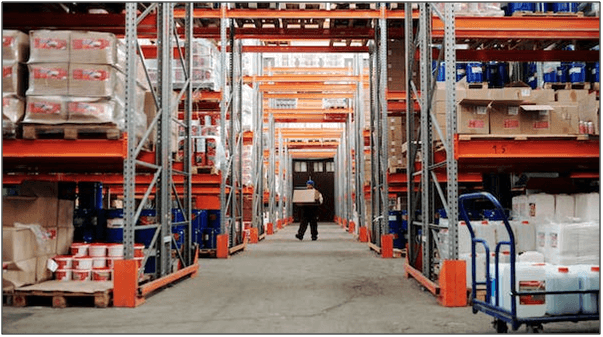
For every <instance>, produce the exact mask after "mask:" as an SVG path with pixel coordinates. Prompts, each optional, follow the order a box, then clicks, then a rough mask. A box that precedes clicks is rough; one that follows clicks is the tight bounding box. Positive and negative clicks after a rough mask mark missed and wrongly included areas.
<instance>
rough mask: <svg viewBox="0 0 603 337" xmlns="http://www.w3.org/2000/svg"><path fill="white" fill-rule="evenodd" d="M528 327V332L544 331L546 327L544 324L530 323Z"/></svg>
mask: <svg viewBox="0 0 603 337" xmlns="http://www.w3.org/2000/svg"><path fill="white" fill-rule="evenodd" d="M527 328H528V332H531V333H542V330H543V329H544V327H543V326H542V324H536V325H530V326H528V327H527Z"/></svg>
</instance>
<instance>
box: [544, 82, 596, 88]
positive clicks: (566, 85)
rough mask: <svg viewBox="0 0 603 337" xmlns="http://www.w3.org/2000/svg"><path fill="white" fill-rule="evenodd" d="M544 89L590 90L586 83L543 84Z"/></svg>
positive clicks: (588, 84)
mask: <svg viewBox="0 0 603 337" xmlns="http://www.w3.org/2000/svg"><path fill="white" fill-rule="evenodd" d="M544 89H553V90H571V89H574V90H582V89H584V90H589V89H590V83H588V82H586V83H570V82H568V83H551V82H548V83H545V84H544Z"/></svg>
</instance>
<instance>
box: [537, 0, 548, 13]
mask: <svg viewBox="0 0 603 337" xmlns="http://www.w3.org/2000/svg"><path fill="white" fill-rule="evenodd" d="M550 10H551V9H550V6H549V3H548V2H535V3H534V12H541V13H545V12H548V11H550Z"/></svg>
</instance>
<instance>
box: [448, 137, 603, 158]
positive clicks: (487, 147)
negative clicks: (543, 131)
mask: <svg viewBox="0 0 603 337" xmlns="http://www.w3.org/2000/svg"><path fill="white" fill-rule="evenodd" d="M454 143H455V144H454V145H455V146H454V149H455V153H454V157H455V159H456V160H459V161H463V160H465V159H535V158H540V159H562V158H563V159H598V158H599V145H600V144H599V140H598V139H597V140H576V139H547V138H541V139H528V140H514V139H488V138H481V139H480V138H473V139H471V140H464V139H460V137H459V135H458V134H457V135H455V139H454Z"/></svg>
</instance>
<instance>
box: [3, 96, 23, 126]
mask: <svg viewBox="0 0 603 337" xmlns="http://www.w3.org/2000/svg"><path fill="white" fill-rule="evenodd" d="M24 115H25V101H24V100H23V99H22V98H20V97H17V96H14V95H2V121H3V125H4V123H5V121H8V122H10V123H12V124H13V125H15V126H16V124H17V123H18V122H20V121H21V120H22V119H23V116H24Z"/></svg>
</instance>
